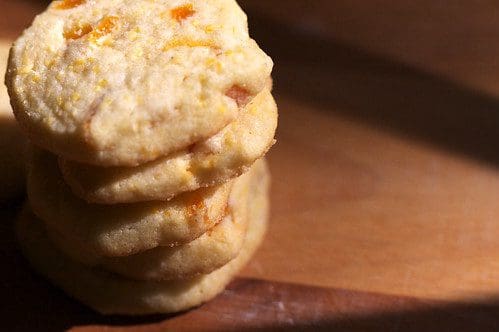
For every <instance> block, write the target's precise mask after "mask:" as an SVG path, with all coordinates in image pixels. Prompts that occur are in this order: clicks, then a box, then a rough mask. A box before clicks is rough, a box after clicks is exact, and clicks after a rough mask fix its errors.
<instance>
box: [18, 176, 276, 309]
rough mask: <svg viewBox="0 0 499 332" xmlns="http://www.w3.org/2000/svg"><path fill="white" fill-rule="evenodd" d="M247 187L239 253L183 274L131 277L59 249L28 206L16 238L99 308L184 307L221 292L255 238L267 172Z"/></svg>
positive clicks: (37, 263) (55, 278)
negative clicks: (198, 272)
mask: <svg viewBox="0 0 499 332" xmlns="http://www.w3.org/2000/svg"><path fill="white" fill-rule="evenodd" d="M262 175H264V176H262V177H260V180H259V182H258V183H257V184H254V185H253V188H252V190H251V191H250V204H249V219H248V222H249V225H248V233H247V235H246V238H245V241H244V245H243V248H242V250H241V252H240V254H239V256H238V257H237V258H236V259H234V260H232V261H231V262H230V263H229V264H227V265H225V266H224V267H222V268H220V269H218V270H216V271H214V272H212V273H210V274H208V275H203V276H200V277H196V278H193V279H188V280H177V281H164V282H150V281H148V282H144V281H133V280H129V279H126V278H123V277H120V276H116V275H114V274H110V273H106V272H103V271H99V270H96V269H89V268H86V267H85V266H83V265H81V264H79V263H75V262H74V261H72V260H70V259H68V258H66V257H65V256H64V255H62V254H61V253H60V252H59V251H58V250H57V249H56V248H55V247H54V246H53V245H52V244H51V242H50V241H49V240H48V239H47V236H46V234H45V232H44V229H43V224H42V223H40V222H36V220H35V218H33V217H32V215H30V212H29V210H25V211H24V214H23V215H22V216H21V217H20V218H19V220H18V223H17V234H18V238H19V243H20V244H21V247H22V249H23V251H24V253H25V255H26V257H27V258H28V260H29V261H30V262H31V264H32V265H33V266H34V268H35V269H36V270H38V271H39V272H40V273H41V274H42V275H44V276H46V277H47V278H48V279H50V280H51V281H52V282H53V283H54V284H56V285H58V286H60V287H61V288H62V289H63V290H64V291H65V292H66V293H67V294H69V295H70V296H72V297H74V298H75V299H77V300H79V301H81V302H83V303H84V304H86V305H88V306H89V307H91V308H93V309H95V310H96V311H99V312H101V313H103V314H134V315H141V314H153V313H170V312H178V311H183V310H187V309H189V308H192V307H195V306H198V305H200V304H202V303H203V302H206V301H209V300H210V299H212V298H214V297H215V296H216V295H217V294H219V293H221V292H222V291H223V290H224V288H225V286H226V285H227V284H228V283H229V282H230V280H231V279H232V278H233V277H234V276H235V275H236V274H237V272H238V271H239V270H240V269H241V268H242V267H243V266H244V265H245V264H246V263H247V262H248V260H249V259H250V258H251V256H252V255H253V253H254V252H255V250H256V249H257V247H258V245H259V244H260V243H261V241H262V239H263V236H264V233H265V229H266V225H267V215H268V173H267V172H266V171H265V172H264V173H262Z"/></svg>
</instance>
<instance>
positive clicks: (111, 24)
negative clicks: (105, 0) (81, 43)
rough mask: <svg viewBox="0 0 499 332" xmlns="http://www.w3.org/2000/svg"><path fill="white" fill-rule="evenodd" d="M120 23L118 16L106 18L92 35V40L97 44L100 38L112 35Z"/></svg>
mask: <svg viewBox="0 0 499 332" xmlns="http://www.w3.org/2000/svg"><path fill="white" fill-rule="evenodd" d="M118 22H119V18H118V17H117V16H105V17H104V18H103V19H102V20H100V22H99V24H98V25H97V26H96V27H95V28H94V30H93V31H92V33H91V34H90V36H89V37H90V40H92V41H93V42H97V40H98V39H99V38H101V37H103V36H105V35H107V34H109V33H111V31H113V29H114V28H115V27H116V26H117V25H118Z"/></svg>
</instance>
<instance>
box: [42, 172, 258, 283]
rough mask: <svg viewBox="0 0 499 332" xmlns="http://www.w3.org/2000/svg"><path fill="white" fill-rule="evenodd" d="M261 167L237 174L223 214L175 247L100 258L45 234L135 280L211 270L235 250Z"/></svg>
mask: <svg viewBox="0 0 499 332" xmlns="http://www.w3.org/2000/svg"><path fill="white" fill-rule="evenodd" d="M262 167H264V166H263V165H262V164H261V163H257V164H256V165H255V166H254V169H252V171H250V172H248V173H247V174H245V175H243V176H242V177H240V178H238V179H237V180H236V181H235V183H234V185H233V187H232V190H231V194H230V199H229V206H228V208H227V216H226V217H225V218H224V219H223V220H222V221H221V222H220V223H219V224H217V225H215V226H214V227H213V228H212V229H210V230H208V231H207V232H206V233H205V234H203V235H202V236H200V237H199V238H197V239H195V240H193V241H192V242H189V243H186V244H184V245H181V246H177V247H173V248H170V247H157V248H154V249H151V250H148V251H145V252H142V253H139V254H135V255H131V256H126V257H112V258H103V257H98V256H95V255H94V254H93V253H92V252H88V250H86V247H84V246H81V245H77V244H75V242H74V241H71V240H68V239H67V238H64V236H63V235H61V234H57V232H54V231H52V230H50V228H48V229H47V233H48V236H49V238H50V239H51V240H52V241H53V242H54V243H55V244H56V245H57V246H58V248H59V250H61V251H62V252H63V253H64V254H66V255H68V256H69V257H71V258H73V259H74V260H77V261H80V262H82V263H84V264H85V265H90V266H100V267H102V268H103V269H104V270H107V271H110V272H115V273H118V274H120V275H122V276H125V277H129V278H132V279H137V280H157V281H158V280H171V279H185V278H191V277H193V276H196V275H199V274H206V273H209V272H212V271H214V270H216V269H218V268H220V267H222V266H223V265H225V264H227V263H228V262H229V261H231V260H232V259H233V258H235V257H236V256H237V254H238V253H239V251H240V249H241V247H242V244H243V241H244V236H245V233H246V225H247V219H248V215H247V207H248V189H249V187H250V182H252V181H257V179H256V178H254V175H255V174H257V173H260V171H259V169H261V168H262Z"/></svg>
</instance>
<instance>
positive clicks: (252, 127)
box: [59, 90, 278, 204]
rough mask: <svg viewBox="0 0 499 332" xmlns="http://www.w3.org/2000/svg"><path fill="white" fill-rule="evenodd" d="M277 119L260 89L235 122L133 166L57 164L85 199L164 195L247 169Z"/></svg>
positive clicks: (270, 100)
mask: <svg viewBox="0 0 499 332" xmlns="http://www.w3.org/2000/svg"><path fill="white" fill-rule="evenodd" d="M277 117H278V115H277V106H276V104H275V102H274V99H273V97H272V95H271V93H270V91H269V90H264V91H262V92H261V93H260V94H258V95H257V96H256V97H255V98H254V99H253V100H252V101H251V102H250V103H249V104H248V105H247V106H246V107H245V108H244V110H243V111H242V112H241V115H240V116H239V117H238V119H237V120H235V121H234V122H232V123H231V124H229V125H228V126H227V127H225V128H224V129H223V130H222V131H220V132H219V133H218V134H216V135H215V136H213V137H210V138H209V139H207V140H205V141H202V142H200V143H197V144H196V145H194V146H193V147H191V148H190V149H188V150H184V151H180V152H178V153H175V154H174V155H171V156H166V157H163V158H160V159H158V160H156V161H153V162H150V163H146V164H143V165H140V166H138V167H133V168H130V167H110V168H103V167H96V166H89V165H86V164H81V163H75V162H71V161H68V160H64V159H60V163H59V164H60V167H61V171H62V173H63V176H64V179H65V181H66V183H68V185H69V186H70V187H71V189H72V191H73V192H74V193H75V194H76V195H77V196H79V197H82V198H83V199H85V200H87V201H89V202H93V203H100V204H116V203H126V202H139V201H150V200H159V199H164V198H165V197H171V196H174V195H176V194H178V193H182V192H186V191H192V190H196V189H198V188H201V187H205V186H211V185H214V184H220V183H223V182H225V181H227V180H229V179H231V178H234V177H236V176H238V175H240V174H242V173H243V172H245V171H246V170H248V169H249V167H250V166H251V165H252V164H253V162H254V161H255V160H257V159H258V158H260V157H261V156H262V155H263V154H264V153H265V152H267V150H268V149H269V148H270V146H271V145H272V144H273V142H274V134H275V130H276V127H277Z"/></svg>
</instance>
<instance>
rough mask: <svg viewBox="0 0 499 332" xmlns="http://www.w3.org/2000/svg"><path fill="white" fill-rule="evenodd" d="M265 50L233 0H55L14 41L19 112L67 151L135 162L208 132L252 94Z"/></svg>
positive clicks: (32, 130)
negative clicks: (237, 96)
mask: <svg viewBox="0 0 499 332" xmlns="http://www.w3.org/2000/svg"><path fill="white" fill-rule="evenodd" d="M271 69H272V61H271V59H270V58H269V57H268V56H266V55H265V53H264V52H263V51H262V50H260V48H259V47H258V45H257V44H256V43H255V42H254V41H253V40H252V39H250V37H249V35H248V29H247V19H246V16H245V14H244V12H243V11H242V10H241V9H240V8H239V6H238V5H237V3H236V2H235V1H234V0H187V1H186V0H182V1H181V0H141V1H140V0H87V1H75V0H73V1H67V0H66V1H54V2H52V4H51V5H50V6H49V7H48V9H47V10H46V11H45V12H44V13H42V14H40V15H38V16H37V17H36V19H35V20H34V22H33V25H32V26H31V27H30V28H28V29H27V30H26V31H25V32H24V33H23V35H22V36H21V37H20V38H19V39H18V40H17V41H16V42H15V44H14V46H13V49H12V51H11V57H10V63H9V69H8V73H7V76H6V83H7V85H8V87H9V93H10V96H11V99H12V102H13V105H14V110H15V113H16V117H17V119H18V121H19V122H20V124H21V126H22V127H23V129H24V131H25V132H26V133H27V134H28V135H30V136H31V138H32V139H33V140H34V141H36V142H37V144H39V145H41V146H43V147H45V148H46V149H48V150H51V151H52V152H54V153H56V154H60V155H62V156H64V157H66V158H68V159H71V160H76V161H80V162H85V163H91V164H96V165H102V166H111V165H123V166H135V165H138V164H140V163H143V162H146V161H149V160H153V159H156V158H158V157H159V156H163V155H166V154H168V153H171V152H172V151H175V150H178V149H180V148H183V147H186V146H188V145H190V144H192V143H194V142H196V141H198V140H200V139H202V138H206V137H209V136H211V135H213V134H215V133H216V132H218V131H219V130H220V129H221V128H223V127H224V126H225V125H226V124H228V123H229V122H230V121H232V120H234V119H235V118H236V117H237V115H238V110H239V107H240V106H241V105H238V101H237V100H234V98H231V97H230V96H229V95H230V94H229V95H227V92H228V91H231V89H233V88H234V87H240V88H242V89H243V91H245V93H247V94H248V96H250V97H251V96H254V95H256V94H257V93H258V92H259V91H261V90H262V89H263V88H264V86H265V82H266V80H267V79H268V77H269V76H270V72H271Z"/></svg>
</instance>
